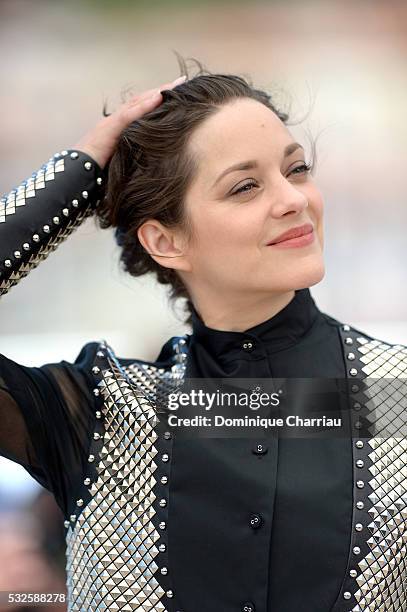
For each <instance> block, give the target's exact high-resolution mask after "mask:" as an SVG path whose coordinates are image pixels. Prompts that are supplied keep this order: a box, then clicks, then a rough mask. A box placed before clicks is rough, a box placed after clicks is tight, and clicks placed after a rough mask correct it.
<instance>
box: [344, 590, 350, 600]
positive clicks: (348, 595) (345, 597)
mask: <svg viewBox="0 0 407 612" xmlns="http://www.w3.org/2000/svg"><path fill="white" fill-rule="evenodd" d="M351 597H352V593H349V591H345V592H344V594H343V598H344V599H350V598H351Z"/></svg>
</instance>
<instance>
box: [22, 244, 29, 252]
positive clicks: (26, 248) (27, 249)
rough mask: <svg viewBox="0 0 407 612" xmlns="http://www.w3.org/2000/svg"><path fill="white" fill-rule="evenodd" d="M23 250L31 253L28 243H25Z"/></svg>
mask: <svg viewBox="0 0 407 612" xmlns="http://www.w3.org/2000/svg"><path fill="white" fill-rule="evenodd" d="M23 249H24V251H29V250H30V245H29V243H28V242H24V244H23Z"/></svg>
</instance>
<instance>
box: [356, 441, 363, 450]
mask: <svg viewBox="0 0 407 612" xmlns="http://www.w3.org/2000/svg"><path fill="white" fill-rule="evenodd" d="M355 446H356V448H363V446H364V445H363V441H362V440H356V442H355Z"/></svg>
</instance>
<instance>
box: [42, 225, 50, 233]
mask: <svg viewBox="0 0 407 612" xmlns="http://www.w3.org/2000/svg"><path fill="white" fill-rule="evenodd" d="M42 229H43V230H44V232H45V233H46V234H49V232H50V227H49V225H43V227H42Z"/></svg>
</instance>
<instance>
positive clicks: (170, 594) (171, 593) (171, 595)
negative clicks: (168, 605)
mask: <svg viewBox="0 0 407 612" xmlns="http://www.w3.org/2000/svg"><path fill="white" fill-rule="evenodd" d="M166 595H167V597H170V598H171V597H174V593H173V591H167V592H166Z"/></svg>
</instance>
